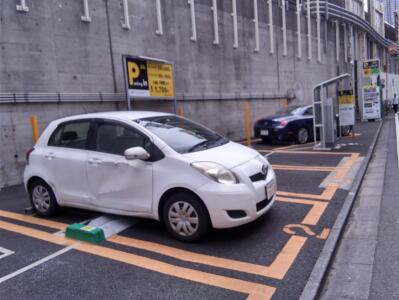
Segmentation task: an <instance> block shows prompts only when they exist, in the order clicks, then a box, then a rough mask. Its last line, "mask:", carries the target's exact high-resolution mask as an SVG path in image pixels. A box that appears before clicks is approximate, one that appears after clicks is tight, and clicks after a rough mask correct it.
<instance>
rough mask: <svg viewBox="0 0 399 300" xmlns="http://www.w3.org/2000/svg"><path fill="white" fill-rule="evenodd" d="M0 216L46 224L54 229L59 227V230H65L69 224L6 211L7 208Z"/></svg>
mask: <svg viewBox="0 0 399 300" xmlns="http://www.w3.org/2000/svg"><path fill="white" fill-rule="evenodd" d="M0 217H5V218H9V219H14V220H17V221H22V222H26V223H30V224H35V225H41V226H46V227H49V228H54V229H58V230H64V229H65V228H66V227H67V226H68V224H64V223H60V222H55V221H50V220H47V219H40V218H37V217H32V216H27V215H22V214H18V213H14V212H10V211H5V210H0Z"/></svg>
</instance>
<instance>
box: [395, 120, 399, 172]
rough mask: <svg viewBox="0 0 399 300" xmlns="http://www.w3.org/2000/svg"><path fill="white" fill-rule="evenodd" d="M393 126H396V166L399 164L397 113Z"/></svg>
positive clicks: (398, 121)
mask: <svg viewBox="0 0 399 300" xmlns="http://www.w3.org/2000/svg"><path fill="white" fill-rule="evenodd" d="M395 127H396V153H397V158H398V166H399V117H398V114H395Z"/></svg>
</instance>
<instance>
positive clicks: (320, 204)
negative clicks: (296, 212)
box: [276, 197, 328, 225]
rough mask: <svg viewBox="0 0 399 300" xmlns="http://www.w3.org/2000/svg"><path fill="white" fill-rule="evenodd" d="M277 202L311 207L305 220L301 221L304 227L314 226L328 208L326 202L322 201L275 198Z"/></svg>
mask: <svg viewBox="0 0 399 300" xmlns="http://www.w3.org/2000/svg"><path fill="white" fill-rule="evenodd" d="M276 200H277V201H279V202H287V203H296V204H305V205H312V208H311V209H310V211H309V212H308V213H307V214H306V216H305V218H304V219H303V220H302V222H301V223H302V224H305V225H316V224H317V223H318V222H319V220H320V218H321V216H322V215H323V213H324V211H325V210H326V208H327V206H328V202H324V201H315V200H305V199H295V198H282V197H277V199H276Z"/></svg>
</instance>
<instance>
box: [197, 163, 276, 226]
mask: <svg viewBox="0 0 399 300" xmlns="http://www.w3.org/2000/svg"><path fill="white" fill-rule="evenodd" d="M236 174H237V172H236ZM238 175H240V174H238ZM241 175H242V174H241ZM271 184H274V186H275V188H274V192H273V194H272V195H266V194H267V192H266V186H267V185H268V186H270V185H271ZM276 189H277V183H276V175H275V173H274V171H273V169H272V168H271V167H270V169H269V172H268V176H267V178H266V180H260V181H257V182H251V181H250V180H249V178H248V180H247V181H244V182H242V181H240V183H239V184H231V185H228V184H219V183H216V182H208V183H207V184H205V185H203V186H202V187H200V188H199V189H198V191H197V192H198V194H199V196H200V197H201V199H202V200H203V201H204V202H205V205H206V206H207V208H208V212H209V216H210V218H211V222H212V226H213V227H214V228H230V227H236V226H240V225H243V224H246V223H249V222H252V221H254V220H256V219H257V218H259V217H260V216H262V215H264V214H265V213H266V212H267V211H268V210H269V209H270V208H271V207H272V206H273V203H274V201H275V198H276V193H275V191H276ZM232 211H236V212H237V211H239V212H241V214H243V213H245V215H244V216H242V215H241V216H232V213H231V212H232Z"/></svg>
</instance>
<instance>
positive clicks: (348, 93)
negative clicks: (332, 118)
mask: <svg viewBox="0 0 399 300" xmlns="http://www.w3.org/2000/svg"><path fill="white" fill-rule="evenodd" d="M338 106H339V125H340V126H350V125H355V101H354V97H353V90H352V89H350V90H342V91H338Z"/></svg>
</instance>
